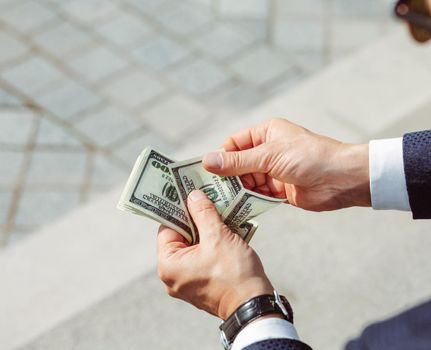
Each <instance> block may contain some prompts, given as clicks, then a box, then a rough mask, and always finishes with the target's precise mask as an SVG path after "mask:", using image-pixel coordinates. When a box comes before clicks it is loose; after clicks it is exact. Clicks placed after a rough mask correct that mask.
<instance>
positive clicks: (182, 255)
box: [157, 191, 273, 320]
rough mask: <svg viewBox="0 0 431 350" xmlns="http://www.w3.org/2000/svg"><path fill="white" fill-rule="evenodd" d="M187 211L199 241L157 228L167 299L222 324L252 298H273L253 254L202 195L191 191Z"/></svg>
mask: <svg viewBox="0 0 431 350" xmlns="http://www.w3.org/2000/svg"><path fill="white" fill-rule="evenodd" d="M188 208H189V212H190V214H191V216H192V217H193V220H194V222H195V224H196V226H197V228H198V230H199V237H200V243H199V244H197V245H194V246H188V244H187V242H186V241H185V239H184V238H183V236H181V235H180V234H179V233H178V232H176V231H174V230H172V229H170V228H167V227H165V226H160V229H159V235H158V240H157V241H158V272H159V276H160V279H161V280H162V281H163V282H164V283H165V284H166V286H167V291H168V294H169V295H170V296H173V297H175V298H179V299H182V300H184V301H187V302H189V303H191V304H193V305H195V306H196V307H198V308H199V309H203V310H205V311H207V312H209V313H211V314H213V315H216V316H218V317H220V318H222V319H223V320H225V319H226V318H227V317H229V316H230V314H231V313H233V312H234V311H235V310H236V309H237V308H238V306H240V305H241V304H242V303H243V302H245V301H247V300H248V299H250V298H253V297H255V296H258V295H262V294H272V291H273V287H272V285H271V283H270V281H269V280H268V278H267V276H266V275H265V272H264V269H263V266H262V263H261V261H260V259H259V257H258V256H257V254H256V253H255V251H254V250H253V249H252V248H251V247H250V246H249V245H248V244H247V243H245V242H244V241H243V240H242V239H241V238H240V237H239V236H238V235H236V234H234V233H232V232H231V231H230V230H229V228H228V227H227V226H226V225H225V224H224V223H223V222H222V220H221V218H220V216H219V214H218V212H217V210H216V209H215V207H214V205H213V203H212V202H211V201H210V200H209V199H208V198H207V197H206V195H205V194H204V193H203V192H202V191H193V192H192V193H190V195H189V198H188Z"/></svg>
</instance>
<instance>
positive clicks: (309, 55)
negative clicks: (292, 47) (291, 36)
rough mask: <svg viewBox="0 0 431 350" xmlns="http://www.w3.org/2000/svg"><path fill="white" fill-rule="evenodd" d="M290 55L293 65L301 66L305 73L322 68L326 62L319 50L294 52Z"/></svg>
mask: <svg viewBox="0 0 431 350" xmlns="http://www.w3.org/2000/svg"><path fill="white" fill-rule="evenodd" d="M290 57H291V58H292V61H293V62H294V63H295V65H298V66H300V67H301V68H303V69H304V70H305V71H306V72H307V74H310V73H313V72H316V71H318V70H320V69H322V68H323V67H324V66H325V65H326V64H327V63H328V62H326V61H325V58H324V55H323V52H321V51H308V52H295V53H292V55H291V56H290Z"/></svg>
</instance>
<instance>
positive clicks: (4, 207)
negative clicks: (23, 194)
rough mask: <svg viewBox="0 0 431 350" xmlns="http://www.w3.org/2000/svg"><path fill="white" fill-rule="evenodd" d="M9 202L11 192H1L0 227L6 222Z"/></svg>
mask: <svg viewBox="0 0 431 350" xmlns="http://www.w3.org/2000/svg"><path fill="white" fill-rule="evenodd" d="M11 200H12V193H11V192H3V191H1V192H0V227H1V225H3V224H4V223H5V221H6V217H7V214H8V210H9V206H10V202H11ZM0 234H1V233H0Z"/></svg>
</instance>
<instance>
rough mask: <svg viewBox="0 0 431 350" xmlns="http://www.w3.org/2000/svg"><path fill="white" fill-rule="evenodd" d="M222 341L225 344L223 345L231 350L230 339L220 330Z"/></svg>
mask: <svg viewBox="0 0 431 350" xmlns="http://www.w3.org/2000/svg"><path fill="white" fill-rule="evenodd" d="M220 342H221V344H222V345H223V347H224V348H225V350H229V349H230V344H229V341H228V340H227V338H226V334H224V331H223V330H222V331H220Z"/></svg>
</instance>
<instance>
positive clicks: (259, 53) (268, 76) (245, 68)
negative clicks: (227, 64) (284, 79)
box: [232, 47, 291, 85]
mask: <svg viewBox="0 0 431 350" xmlns="http://www.w3.org/2000/svg"><path fill="white" fill-rule="evenodd" d="M232 69H233V70H234V71H235V72H236V73H237V74H238V75H239V76H240V77H241V79H243V80H244V81H245V82H247V83H250V84H255V85H261V84H265V83H268V82H270V81H271V80H273V79H275V78H278V77H280V75H281V74H282V73H284V72H286V71H287V70H289V69H291V64H289V61H287V59H286V58H285V57H283V56H282V55H280V54H278V53H277V52H274V51H272V50H271V49H269V48H268V47H259V48H257V49H255V50H253V51H252V52H251V53H249V54H247V55H246V56H244V57H242V58H241V59H239V60H237V61H236V62H235V63H234V64H233V65H232Z"/></svg>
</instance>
